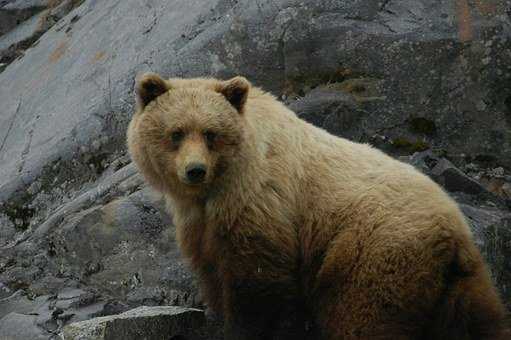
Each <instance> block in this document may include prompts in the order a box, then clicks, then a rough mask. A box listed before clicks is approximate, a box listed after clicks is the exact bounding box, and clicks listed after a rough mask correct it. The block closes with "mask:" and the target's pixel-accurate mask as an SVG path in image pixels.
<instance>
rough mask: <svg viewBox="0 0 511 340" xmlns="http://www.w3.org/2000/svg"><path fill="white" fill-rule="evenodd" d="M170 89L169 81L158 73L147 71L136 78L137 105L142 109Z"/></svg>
mask: <svg viewBox="0 0 511 340" xmlns="http://www.w3.org/2000/svg"><path fill="white" fill-rule="evenodd" d="M169 89H170V86H169V85H168V84H167V82H166V81H165V80H164V79H162V78H161V77H160V76H159V75H157V74H156V73H145V74H143V75H142V76H141V77H140V78H139V79H138V80H136V85H135V93H136V96H137V106H138V108H139V110H142V109H143V108H144V107H146V105H147V104H149V103H150V102H151V101H153V100H155V99H156V98H158V97H159V96H161V95H162V94H164V93H165V92H167V91H168V90H169Z"/></svg>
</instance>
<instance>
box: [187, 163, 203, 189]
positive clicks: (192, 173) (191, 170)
mask: <svg viewBox="0 0 511 340" xmlns="http://www.w3.org/2000/svg"><path fill="white" fill-rule="evenodd" d="M207 170H208V168H207V167H206V165H205V164H202V163H192V164H189V165H188V166H187V167H186V169H185V172H186V180H187V181H188V182H189V183H190V184H199V183H202V182H204V179H205V178H206V173H207Z"/></svg>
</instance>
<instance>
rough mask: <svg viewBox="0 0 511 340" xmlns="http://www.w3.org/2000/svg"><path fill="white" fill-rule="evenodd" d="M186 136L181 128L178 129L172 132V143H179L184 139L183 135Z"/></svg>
mask: <svg viewBox="0 0 511 340" xmlns="http://www.w3.org/2000/svg"><path fill="white" fill-rule="evenodd" d="M184 136H185V134H184V132H183V131H181V130H176V131H174V132H172V133H171V134H170V139H171V140H172V143H174V144H179V142H181V141H182V140H183V137H184Z"/></svg>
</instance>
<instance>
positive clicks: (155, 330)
mask: <svg viewBox="0 0 511 340" xmlns="http://www.w3.org/2000/svg"><path fill="white" fill-rule="evenodd" d="M204 325H205V317H204V313H203V312H202V311H200V310H198V309H191V308H181V307H145V306H144V307H138V308H135V309H132V310H130V311H127V312H125V313H123V314H119V315H115V316H105V317H100V318H95V319H91V320H87V321H82V322H77V323H73V324H70V325H68V326H66V327H65V328H64V331H63V335H62V337H63V339H64V340H139V339H146V340H162V339H176V340H177V339H187V340H195V339H199V335H198V334H197V332H198V330H199V329H200V328H201V327H203V326H204Z"/></svg>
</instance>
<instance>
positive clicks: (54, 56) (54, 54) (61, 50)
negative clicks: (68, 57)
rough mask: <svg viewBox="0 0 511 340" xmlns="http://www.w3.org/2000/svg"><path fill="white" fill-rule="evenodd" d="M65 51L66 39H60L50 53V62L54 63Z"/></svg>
mask: <svg viewBox="0 0 511 340" xmlns="http://www.w3.org/2000/svg"><path fill="white" fill-rule="evenodd" d="M66 51H67V41H66V40H63V41H61V42H60V43H59V44H58V46H57V47H56V48H55V49H54V50H53V52H52V53H51V54H50V58H49V60H50V63H56V62H57V61H59V60H60V58H62V56H63V55H64V54H65V53H66Z"/></svg>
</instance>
